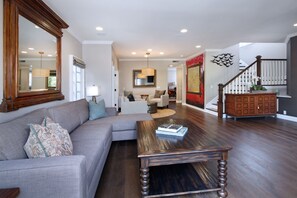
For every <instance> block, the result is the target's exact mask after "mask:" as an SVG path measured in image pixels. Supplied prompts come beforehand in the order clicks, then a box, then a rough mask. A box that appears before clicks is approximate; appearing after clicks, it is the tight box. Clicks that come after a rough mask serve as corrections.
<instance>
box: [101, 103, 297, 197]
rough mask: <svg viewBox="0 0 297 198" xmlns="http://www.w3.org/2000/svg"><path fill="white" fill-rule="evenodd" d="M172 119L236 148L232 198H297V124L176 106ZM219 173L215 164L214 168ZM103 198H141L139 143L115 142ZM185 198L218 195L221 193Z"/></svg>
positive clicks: (231, 156)
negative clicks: (221, 115)
mask: <svg viewBox="0 0 297 198" xmlns="http://www.w3.org/2000/svg"><path fill="white" fill-rule="evenodd" d="M169 108H171V109H175V110H176V114H175V115H173V116H171V117H172V118H184V119H189V120H191V121H192V122H193V123H195V124H197V125H198V126H199V127H200V128H202V129H203V130H205V131H207V133H208V135H209V136H210V137H212V138H220V139H222V140H224V141H225V142H226V143H228V144H229V145H231V146H232V147H233V149H232V150H231V151H230V152H229V160H228V186H227V190H228V193H229V196H228V197H230V198H266V197H267V198H295V197H297V179H296V178H297V123H295V122H290V121H285V120H281V119H275V118H248V119H238V120H237V121H234V120H233V119H222V120H219V119H218V118H217V117H216V116H213V115H210V114H208V113H204V112H202V111H199V110H196V109H193V108H190V107H187V106H182V105H180V104H178V105H175V104H173V103H171V104H170V106H169ZM214 169H215V165H214ZM96 197H97V198H138V197H141V196H140V184H139V163H138V159H137V147H136V141H121V142H113V143H112V147H111V150H110V153H109V156H108V159H107V162H106V164H105V167H104V170H103V174H102V177H101V180H100V183H99V186H98V189H97V193H96ZM180 197H183V198H184V197H191V198H192V197H201V198H202V197H203V198H210V197H216V194H215V193H211V194H199V195H188V196H180Z"/></svg>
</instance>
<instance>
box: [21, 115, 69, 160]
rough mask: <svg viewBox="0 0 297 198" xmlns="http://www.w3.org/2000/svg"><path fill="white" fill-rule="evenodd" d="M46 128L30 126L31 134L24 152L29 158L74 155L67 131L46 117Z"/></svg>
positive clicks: (36, 125) (37, 125)
mask: <svg viewBox="0 0 297 198" xmlns="http://www.w3.org/2000/svg"><path fill="white" fill-rule="evenodd" d="M42 123H43V124H45V125H46V126H42V125H39V124H30V134H29V137H28V140H27V142H26V144H25V145H24V150H25V151H26V153H27V155H28V157H29V158H40V157H53V156H66V155H72V152H73V145H72V142H71V139H70V136H69V133H68V131H67V130H66V129H63V128H62V127H61V126H60V125H59V124H58V123H54V122H53V121H52V120H51V119H50V118H48V117H46V118H45V119H44V121H43V122H42Z"/></svg>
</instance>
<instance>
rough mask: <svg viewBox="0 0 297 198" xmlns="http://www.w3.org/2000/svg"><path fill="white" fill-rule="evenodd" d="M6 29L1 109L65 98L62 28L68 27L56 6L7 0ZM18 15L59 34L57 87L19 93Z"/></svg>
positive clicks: (4, 35) (12, 108)
mask: <svg viewBox="0 0 297 198" xmlns="http://www.w3.org/2000/svg"><path fill="white" fill-rule="evenodd" d="M3 8H4V12H3V14H4V33H3V80H4V82H3V101H2V103H1V105H0V112H9V111H14V110H17V109H19V108H21V107H26V106H31V105H35V104H40V103H45V102H50V101H54V100H63V99H64V96H63V94H62V92H61V78H62V75H61V45H62V44H61V38H62V36H63V32H62V29H63V28H68V25H67V23H65V22H64V21H63V20H62V19H61V18H60V17H59V16H58V15H57V14H55V12H54V11H53V10H51V9H50V8H49V7H48V6H47V5H46V4H45V3H44V2H43V1H41V0H26V1H22V0H4V7H3ZM19 15H22V16H23V17H25V18H26V19H28V20H29V21H31V22H33V23H35V24H36V25H38V26H40V27H41V28H43V29H44V30H46V31H47V32H49V33H50V34H52V35H53V36H55V37H56V38H57V58H56V70H57V72H56V76H57V88H56V90H54V91H53V90H49V91H41V92H30V93H29V92H28V93H19V91H18V86H17V85H18V82H17V70H18V69H17V68H18V48H19V46H18V38H19V35H18V34H19V30H18V23H19Z"/></svg>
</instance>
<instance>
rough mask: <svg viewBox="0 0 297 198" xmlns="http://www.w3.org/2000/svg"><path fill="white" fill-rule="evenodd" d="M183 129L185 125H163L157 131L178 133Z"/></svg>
mask: <svg viewBox="0 0 297 198" xmlns="http://www.w3.org/2000/svg"><path fill="white" fill-rule="evenodd" d="M182 127H183V125H180V124H161V125H160V126H159V127H158V129H157V130H160V131H168V132H174V133H176V132H178V131H179V130H180V129H181V128H182Z"/></svg>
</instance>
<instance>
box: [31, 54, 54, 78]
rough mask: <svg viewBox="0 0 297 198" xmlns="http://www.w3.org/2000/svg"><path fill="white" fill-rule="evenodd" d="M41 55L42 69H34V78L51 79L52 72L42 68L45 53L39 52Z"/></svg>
mask: <svg viewBox="0 0 297 198" xmlns="http://www.w3.org/2000/svg"><path fill="white" fill-rule="evenodd" d="M38 53H39V54H40V68H34V69H32V77H49V75H50V70H49V69H46V68H42V55H43V54H44V52H38Z"/></svg>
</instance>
